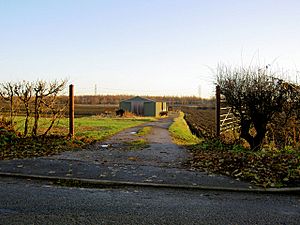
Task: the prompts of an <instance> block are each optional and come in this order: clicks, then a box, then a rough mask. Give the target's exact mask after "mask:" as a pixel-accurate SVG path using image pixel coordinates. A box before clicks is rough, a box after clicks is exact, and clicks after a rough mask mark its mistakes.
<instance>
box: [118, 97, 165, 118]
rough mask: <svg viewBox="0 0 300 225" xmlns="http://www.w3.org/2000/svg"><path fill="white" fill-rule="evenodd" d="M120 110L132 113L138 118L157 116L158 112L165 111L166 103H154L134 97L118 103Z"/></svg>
mask: <svg viewBox="0 0 300 225" xmlns="http://www.w3.org/2000/svg"><path fill="white" fill-rule="evenodd" d="M120 109H123V110H124V111H128V112H132V113H134V114H136V115H139V116H159V113H160V112H166V111H167V103H166V102H156V101H154V100H151V99H147V98H142V97H139V96H136V97H134V98H130V99H127V100H123V101H121V102H120Z"/></svg>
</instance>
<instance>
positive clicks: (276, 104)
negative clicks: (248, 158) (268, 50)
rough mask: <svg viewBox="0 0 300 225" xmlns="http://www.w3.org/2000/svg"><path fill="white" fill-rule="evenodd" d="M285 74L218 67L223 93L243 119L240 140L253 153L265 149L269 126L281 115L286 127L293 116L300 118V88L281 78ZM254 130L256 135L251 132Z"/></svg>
mask: <svg viewBox="0 0 300 225" xmlns="http://www.w3.org/2000/svg"><path fill="white" fill-rule="evenodd" d="M283 75H284V74H277V73H273V72H272V71H270V70H269V69H268V68H258V67H249V68H244V67H238V68H231V67H228V66H224V65H223V66H219V67H218V71H217V83H218V85H220V88H221V93H222V94H223V95H224V96H225V97H226V101H227V103H228V104H229V106H231V107H232V110H233V113H234V115H235V116H236V117H238V118H239V119H240V126H241V136H240V137H241V138H243V139H245V140H246V141H247V142H248V143H249V145H250V147H251V149H252V150H256V149H259V148H260V147H261V145H262V143H263V140H264V138H265V135H266V133H267V126H268V125H269V124H270V123H271V122H273V123H274V121H275V118H278V115H279V114H280V115H282V116H283V117H284V118H285V119H284V121H285V123H284V124H287V122H288V121H289V119H290V118H291V117H292V116H295V115H296V114H297V115H299V113H298V112H297V110H298V109H299V102H300V101H299V98H300V97H299V94H300V91H299V87H298V86H297V85H294V84H290V83H288V82H285V81H284V80H283V79H279V78H277V77H283ZM284 124H281V126H283V125H284ZM276 126H279V124H277V125H276ZM252 128H254V129H255V132H254V133H253V132H252V133H251V132H250V130H251V129H252Z"/></svg>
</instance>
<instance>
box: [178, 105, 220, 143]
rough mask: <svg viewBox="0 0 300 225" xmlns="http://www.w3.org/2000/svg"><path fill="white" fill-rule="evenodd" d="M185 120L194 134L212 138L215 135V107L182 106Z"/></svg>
mask: <svg viewBox="0 0 300 225" xmlns="http://www.w3.org/2000/svg"><path fill="white" fill-rule="evenodd" d="M181 110H182V111H183V112H184V115H185V117H184V118H185V120H186V122H187V124H188V125H189V127H190V129H191V131H192V133H193V134H195V135H196V136H198V137H205V138H211V137H213V136H214V135H215V109H212V108H202V107H182V108H181Z"/></svg>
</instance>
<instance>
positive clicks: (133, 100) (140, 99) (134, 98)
mask: <svg viewBox="0 0 300 225" xmlns="http://www.w3.org/2000/svg"><path fill="white" fill-rule="evenodd" d="M140 101H141V102H155V101H154V100H151V99H148V98H142V97H140V96H136V97H133V98H130V99H126V100H123V101H121V102H140Z"/></svg>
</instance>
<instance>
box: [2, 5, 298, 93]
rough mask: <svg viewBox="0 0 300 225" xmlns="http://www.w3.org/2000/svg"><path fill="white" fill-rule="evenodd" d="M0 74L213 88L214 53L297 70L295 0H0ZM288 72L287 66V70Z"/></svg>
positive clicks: (85, 89) (146, 89)
mask: <svg viewBox="0 0 300 225" xmlns="http://www.w3.org/2000/svg"><path fill="white" fill-rule="evenodd" d="M0 32H1V33H0V34H1V35H0V82H3V81H9V80H13V81H18V80H22V79H26V80H36V79H46V80H53V79H61V78H68V79H69V81H70V83H73V84H74V85H75V88H76V92H77V94H93V93H94V89H95V85H97V92H98V94H106V93H111V94H118V93H120V94H121V93H127V94H136V95H179V96H182V95H197V96H198V95H199V90H198V89H199V85H200V86H201V95H202V96H204V97H207V96H211V95H213V92H212V90H213V88H212V87H213V82H214V75H213V73H212V71H211V70H210V68H216V66H217V64H218V63H219V62H223V63H226V64H230V65H235V64H241V63H242V61H243V63H244V64H247V63H250V61H251V58H252V57H254V58H255V60H258V57H259V60H260V63H262V64H264V63H266V64H269V63H272V62H273V60H275V59H276V60H275V62H274V65H275V64H276V66H277V64H278V65H279V66H280V67H283V68H285V69H287V70H290V71H292V72H291V74H295V71H297V70H300V1H299V0H206V1H204V0H97V1H96V0H0ZM291 76H293V75H291Z"/></svg>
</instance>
